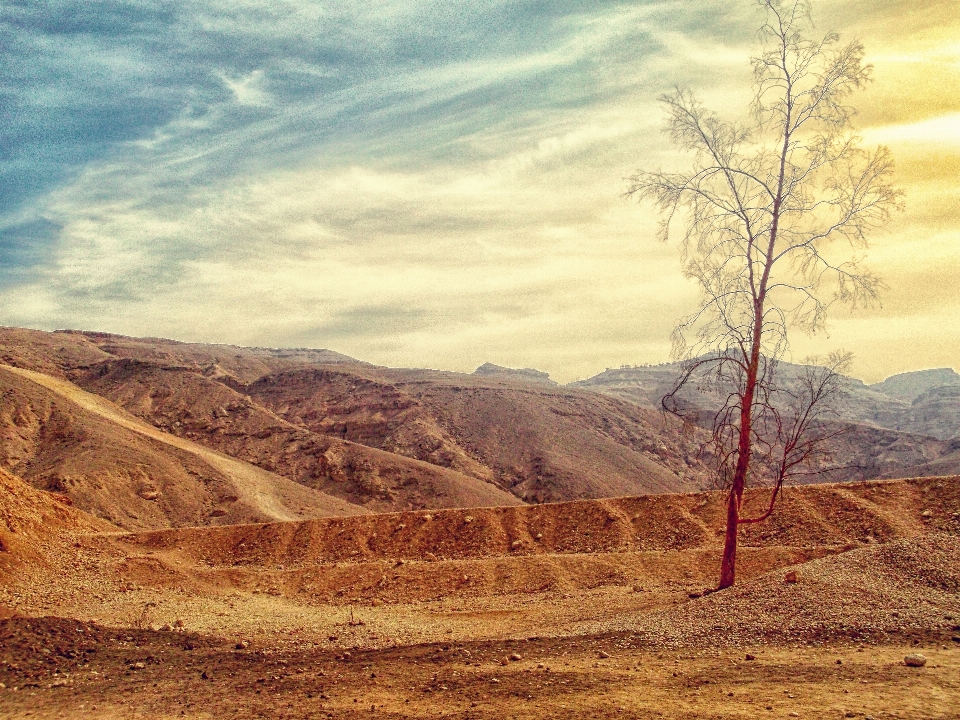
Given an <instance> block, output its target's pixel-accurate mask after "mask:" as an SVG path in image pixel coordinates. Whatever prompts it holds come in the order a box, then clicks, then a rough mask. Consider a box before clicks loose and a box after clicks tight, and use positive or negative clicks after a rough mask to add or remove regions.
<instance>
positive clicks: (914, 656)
mask: <svg viewBox="0 0 960 720" xmlns="http://www.w3.org/2000/svg"><path fill="white" fill-rule="evenodd" d="M903 664H904V665H906V666H907V667H923V666H924V665H926V664H927V658H926V656H924V655H921V654H920V653H911V654H910V655H907V656H906V657H905V658H904V659H903Z"/></svg>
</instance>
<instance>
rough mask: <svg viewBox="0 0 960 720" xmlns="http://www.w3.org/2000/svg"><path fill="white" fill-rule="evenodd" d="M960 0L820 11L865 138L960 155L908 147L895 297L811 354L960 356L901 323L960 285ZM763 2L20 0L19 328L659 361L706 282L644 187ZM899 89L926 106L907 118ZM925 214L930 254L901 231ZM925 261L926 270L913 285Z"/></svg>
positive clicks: (739, 94) (471, 358) (15, 268)
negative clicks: (868, 69) (929, 347)
mask: <svg viewBox="0 0 960 720" xmlns="http://www.w3.org/2000/svg"><path fill="white" fill-rule="evenodd" d="M950 7H951V4H950V3H939V2H916V3H906V2H884V3H880V2H867V3H841V2H832V3H821V4H818V5H816V7H815V11H822V12H819V14H818V15H817V16H816V17H817V18H818V20H821V23H822V24H823V25H824V27H825V28H826V27H829V28H831V29H837V30H840V31H843V32H845V33H850V34H857V35H859V36H861V37H863V38H864V40H865V42H867V44H868V52H872V53H873V55H870V56H868V59H871V58H873V57H875V58H876V59H875V65H876V66H877V76H878V82H877V83H875V86H876V87H874V88H872V89H871V91H869V92H870V93H872V94H871V95H869V96H868V97H867V98H866V100H865V103H864V113H863V120H864V121H865V125H866V126H865V130H864V134H865V139H866V140H868V141H870V140H872V139H877V140H878V141H882V142H887V143H889V144H891V146H892V147H893V149H894V151H895V152H896V151H899V152H900V154H901V155H904V154H905V155H906V157H908V158H913V157H917V158H920V159H921V160H922V158H923V157H927V156H929V155H930V154H933V156H935V157H936V158H937V167H943V168H944V169H943V172H942V174H941V176H940V177H939V179H937V178H936V177H935V178H933V180H931V178H930V176H929V174H926V175H924V174H917V173H916V172H914V175H911V174H910V172H911V167H914V166H911V164H910V162H909V161H908V162H907V163H905V164H904V171H903V172H904V181H905V182H906V183H907V184H908V185H910V186H911V187H912V188H914V187H915V192H914V196H915V197H916V198H917V202H916V203H915V205H914V207H916V208H917V210H916V212H915V214H914V215H909V214H908V215H909V216H908V217H907V219H906V220H901V221H899V222H900V224H899V225H898V226H897V227H895V228H893V232H892V235H891V236H890V237H888V239H887V240H885V241H883V242H880V243H879V244H878V247H877V252H878V261H879V263H880V265H881V266H882V265H883V264H884V263H886V264H888V265H889V266H890V268H891V269H893V271H894V272H893V283H892V286H891V289H892V296H891V297H892V300H891V302H890V303H886V304H885V309H884V310H883V311H878V312H880V314H879V315H877V314H876V313H874V314H873V315H864V316H848V315H843V314H841V315H838V317H837V322H836V324H835V329H834V331H833V332H832V333H831V336H830V338H828V339H818V340H816V341H810V342H807V341H801V342H800V343H799V344H798V352H799V351H800V350H801V349H802V350H805V349H807V348H808V347H809V348H810V349H813V350H821V349H829V348H828V347H827V346H828V345H830V344H831V343H839V344H841V345H843V346H844V347H850V348H851V349H853V350H855V351H856V352H857V355H858V358H860V359H861V365H860V369H861V371H862V372H861V374H863V375H865V376H868V377H872V378H873V379H879V377H881V376H883V375H885V374H889V372H895V371H897V370H901V369H909V368H910V367H916V366H926V365H938V364H947V365H949V364H951V363H950V362H947V360H948V359H949V357H952V356H955V353H956V350H958V349H960V337H955V336H953V335H951V336H950V337H951V339H949V341H948V342H947V343H946V345H945V347H944V349H943V351H942V352H940V354H939V355H938V354H937V353H932V354H929V353H928V354H927V355H921V354H919V353H916V354H915V356H912V357H904V356H902V354H901V355H899V356H896V357H895V353H894V352H893V350H894V348H895V345H891V346H890V347H885V346H882V342H881V341H884V342H885V341H886V336H887V335H888V334H889V328H891V327H897V326H898V325H897V324H898V323H900V325H901V326H902V334H901V336H900V337H901V340H902V339H903V338H909V337H912V335H911V333H913V334H914V335H915V334H916V332H917V331H916V328H917V327H922V328H923V329H924V332H930V331H931V330H930V328H931V327H937V325H936V323H938V322H940V320H939V319H938V318H941V314H942V312H943V308H944V303H945V302H947V300H945V299H944V298H943V297H941V296H940V295H937V294H936V293H933V296H932V297H928V296H929V295H930V291H929V290H928V289H925V290H924V292H925V293H926V295H923V293H921V295H922V297H918V296H917V293H916V292H915V291H914V290H910V288H915V287H916V284H917V282H918V278H928V277H931V275H930V273H933V275H932V277H936V278H940V279H942V278H943V277H944V272H953V270H951V269H950V268H956V267H958V266H960V261H958V258H957V257H956V253H955V252H954V251H953V250H952V249H951V248H952V247H953V242H954V240H955V239H957V238H956V237H955V234H954V231H953V229H952V228H953V227H955V226H954V225H953V224H952V222H950V221H949V219H950V218H951V217H952V216H951V215H950V214H949V213H947V216H946V217H947V220H944V217H943V214H942V212H940V211H931V210H930V207H932V206H933V205H936V206H937V207H942V206H943V202H944V198H945V197H946V198H953V197H954V195H955V187H954V186H953V185H952V184H951V182H952V181H948V178H949V176H950V167H952V165H951V164H950V163H951V162H955V161H956V158H957V152H956V142H955V141H953V144H952V145H951V140H950V138H951V137H952V136H953V133H954V130H955V124H954V123H955V119H956V117H957V115H956V114H957V112H958V111H960V107H958V106H956V105H954V104H951V102H954V101H952V100H949V99H948V100H944V99H942V98H941V97H940V93H941V92H943V90H944V89H945V88H946V89H949V88H951V87H953V86H954V85H957V84H958V81H957V77H958V74H960V70H958V57H960V50H958V46H960V39H958V38H960V35H958V32H957V24H958V21H957V20H956V18H953V17H952V15H955V14H956V13H955V12H952V11H951V10H950ZM760 17H761V16H760V15H759V14H758V12H757V10H756V9H755V7H754V5H753V3H751V2H739V3H727V2H629V3H628V2H608V3H589V4H588V3H571V2H522V1H521V2H501V1H498V0H490V1H488V2H449V1H447V2H417V1H410V0H405V1H404V2H376V3H362V4H361V3H353V2H339V3H326V2H307V1H304V0H296V1H291V2H253V1H249V0H248V1H231V2H210V1H204V0H177V1H157V2H150V1H138V2H121V1H119V0H112V1H109V2H98V1H92V2H84V3H77V2H45V3H39V2H23V1H19V2H18V1H13V2H11V1H9V0H8V1H7V2H5V3H4V4H3V5H2V6H0V43H2V45H3V58H4V60H3V63H2V64H0V82H2V88H3V90H2V94H0V137H2V151H0V187H2V189H3V192H2V193H0V323H3V324H7V325H23V326H29V327H37V328H43V329H53V328H60V327H73V328H83V329H98V330H107V331H113V332H121V333H125V334H133V335H161V336H166V337H173V338H177V339H182V340H192V341H204V342H228V343H236V344H250V345H274V346H289V345H294V346H314V347H329V348H332V349H335V350H338V351H340V352H345V353H348V354H351V355H354V356H356V357H360V358H362V359H365V360H369V361H372V362H377V363H383V364H389V365H407V366H430V367H439V368H446V369H454V370H468V371H469V370H472V369H473V368H474V367H476V366H477V365H479V364H481V363H482V362H484V361H487V360H491V361H494V362H498V363H501V364H506V365H521V366H535V367H538V368H541V369H544V370H547V371H549V372H551V374H553V375H554V376H555V377H557V378H558V379H560V380H572V379H575V378H577V377H586V376H589V375H592V374H593V373H595V372H598V371H600V370H602V369H603V368H604V367H606V366H608V365H619V364H621V363H640V362H657V361H661V360H665V359H667V356H668V352H669V332H670V328H671V326H672V323H673V321H674V320H675V319H676V317H678V316H679V315H681V314H683V313H684V312H685V311H686V310H688V309H689V307H690V304H691V303H692V302H693V300H694V298H695V293H694V289H693V288H692V287H691V286H689V285H688V284H687V283H686V282H685V281H684V280H683V279H682V277H681V276H680V272H679V261H678V259H677V256H676V249H675V248H674V247H670V246H663V245H659V244H657V243H656V242H655V241H654V240H653V238H652V229H653V227H654V224H655V218H654V217H653V216H652V214H651V211H650V210H649V208H643V207H638V206H636V205H632V204H630V203H628V202H625V201H624V200H623V199H622V198H621V196H620V195H621V193H622V191H623V189H624V183H623V178H624V177H625V176H627V175H629V174H630V173H631V172H633V171H634V170H635V169H636V168H637V167H638V166H641V165H643V166H650V165H651V164H654V165H655V164H662V163H667V164H669V163H672V162H676V161H677V157H676V153H675V152H674V151H673V150H672V149H671V148H670V146H669V143H668V142H667V141H666V139H665V137H664V136H663V134H662V133H661V132H660V127H661V125H662V114H661V112H660V110H659V108H658V107H657V104H656V98H657V96H658V95H659V94H661V93H662V92H665V91H667V90H669V89H670V88H671V87H672V86H673V85H675V84H683V85H687V86H691V87H693V88H694V89H695V90H697V91H698V92H699V93H700V94H701V95H702V96H703V97H704V98H705V101H706V102H708V103H711V104H714V105H718V106H719V107H720V108H721V110H722V111H729V112H733V111H734V110H736V109H737V108H738V107H740V106H742V105H743V103H744V101H745V100H746V99H747V98H748V92H749V79H750V67H749V56H750V53H751V51H752V50H753V49H754V48H753V43H754V39H755V36H754V32H755V28H756V27H757V25H758V24H759V20H760ZM945 18H946V19H947V20H948V21H946V22H945ZM895 23H896V27H895V25H894V24H895ZM951 23H952V24H951ZM918 68H920V71H918ZM884 72H885V73H886V75H885V78H884V76H883V73H884ZM918 72H920V74H919V76H920V77H925V78H926V79H927V81H928V82H929V83H930V87H929V88H927V89H926V90H924V89H923V88H922V87H920V88H919V89H918V84H917V82H916V81H915V77H916V76H918V75H917V74H918ZM911 73H913V74H912V75H911ZM930 73H933V74H934V76H933V80H931V79H930ZM936 73H941V74H942V77H939V78H938V77H937V76H936ZM911 78H914V79H913V80H911ZM898 82H899V83H900V86H898V85H897V83H898ZM898 87H899V88H900V89H899V90H898ZM903 87H908V88H910V92H911V93H913V94H914V96H916V98H915V100H916V101H915V102H913V103H907V105H908V107H902V108H899V109H896V110H890V104H891V103H890V98H891V97H895V96H896V94H897V93H898V92H900V93H902V92H903V89H902V88H903ZM885 93H886V95H885ZM934 95H936V96H937V97H936V98H934V97H933V96H934ZM956 95H957V93H954V94H953V97H954V98H955V97H956ZM918 107H919V108H921V109H920V110H917V108H918ZM923 123H927V125H923ZM931 123H932V125H931ZM937 123H939V125H937ZM918 128H919V129H918ZM924 128H926V129H924ZM950 158H953V160H952V161H951V160H950ZM921 160H918V161H917V162H918V163H921ZM923 162H926V161H923ZM920 166H923V167H929V162H926V164H923V165H917V167H920ZM914 170H915V168H914ZM931 183H932V184H931ZM951 188H952V189H951ZM951 193H952V194H951ZM925 202H926V203H928V204H929V206H928V205H925V204H924V203H925ZM949 202H953V201H952V200H950V201H949ZM948 204H949V203H948ZM925 208H926V209H925ZM918 227H923V228H925V229H924V230H923V232H924V233H925V235H924V237H925V238H926V240H927V242H925V243H924V245H923V251H922V252H920V253H919V255H918V252H917V247H916V246H911V248H909V249H908V248H907V246H906V245H904V243H903V241H902V240H903V238H913V237H915V236H916V232H917V228H918ZM884 242H885V243H886V244H885V245H884V244H883V243H884ZM905 252H909V254H910V257H921V260H922V258H927V260H922V261H918V262H919V264H917V266H916V268H915V270H916V272H913V274H910V273H907V275H908V277H907V276H904V277H903V278H900V277H899V276H898V275H897V272H900V273H901V275H902V274H903V263H902V262H901V261H898V260H897V258H901V260H902V257H903V253H905ZM945 263H946V265H945ZM881 269H882V268H881ZM911 272H912V271H911ZM924 273H926V274H924ZM898 283H899V284H898ZM926 287H927V286H926V285H924V288H926ZM954 294H955V293H954ZM891 303H892V304H891ZM898 309H899V310H900V312H898ZM918 318H920V319H918ZM918 323H919V324H918ZM924 323H928V324H926V325H925V324H924ZM884 328H886V330H884ZM911 328H912V329H911ZM951 332H952V331H951ZM878 342H880V343H881V345H879V346H878V344H877V343H878ZM805 343H806V344H805ZM901 344H902V342H901ZM951 353H952V355H951ZM898 363H899V364H898Z"/></svg>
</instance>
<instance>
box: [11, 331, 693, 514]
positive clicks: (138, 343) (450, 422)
mask: <svg viewBox="0 0 960 720" xmlns="http://www.w3.org/2000/svg"><path fill="white" fill-rule="evenodd" d="M0 355H2V356H4V357H7V358H8V361H9V362H12V363H14V364H17V365H20V366H22V367H27V368H31V369H39V370H42V371H44V372H47V373H48V374H51V373H54V374H56V373H59V374H60V375H61V376H63V377H69V379H70V380H72V381H73V382H74V383H76V384H78V385H79V386H81V387H83V388H84V389H86V390H88V391H90V392H93V393H97V394H100V395H102V396H103V397H105V398H108V399H109V400H111V401H113V402H115V403H117V404H118V405H120V406H122V407H123V408H125V409H126V410H127V411H128V412H130V413H132V414H134V415H137V416H138V417H140V418H142V419H144V420H146V421H147V422H149V423H151V424H153V425H155V426H156V427H158V428H160V429H163V430H165V431H168V432H170V433H172V434H175V435H178V436H182V437H186V438H189V439H191V440H194V441H196V442H198V443H202V444H205V445H207V446H208V447H211V448H214V449H216V450H218V451H221V452H224V453H227V454H230V455H232V456H235V457H238V458H241V459H243V460H246V461H248V462H251V463H253V464H256V465H257V466H259V467H261V468H264V469H266V470H269V471H272V472H276V473H278V474H281V475H283V476H285V477H287V478H289V479H292V480H295V481H296V482H299V483H302V484H305V485H307V486H309V487H314V488H319V489H322V490H324V491H325V492H329V493H331V494H334V495H337V496H338V497H342V498H344V499H346V500H349V501H351V502H355V503H360V504H363V505H364V506H366V507H369V508H371V509H375V510H390V509H394V510H400V509H407V508H418V507H447V506H457V505H459V506H471V505H490V504H516V503H517V502H518V501H521V502H522V501H526V502H543V501H556V500H565V499H573V498H587V497H606V496H612V495H633V494H642V493H649V492H664V491H675V490H692V489H696V488H699V487H703V486H704V484H705V483H706V482H707V480H708V477H709V471H708V469H707V468H705V467H704V466H703V465H702V464H701V463H700V462H699V460H698V459H697V458H696V442H695V439H694V438H691V437H688V436H684V435H683V434H681V432H680V428H679V424H678V423H676V422H671V421H670V420H664V418H663V417H662V416H661V415H660V414H659V413H651V412H649V411H647V410H643V409H638V408H636V407H635V406H633V405H630V404H628V403H622V402H617V401H616V400H612V399H609V398H604V397H602V396H597V395H596V394H594V393H588V392H583V391H580V390H572V391H571V390H568V389H563V388H555V387H551V386H549V385H544V384H542V383H533V382H526V381H525V380H523V378H521V379H520V380H516V379H514V378H513V377H512V376H507V377H506V378H502V377H500V376H499V375H498V376H494V377H485V376H482V375H480V376H476V375H474V376H471V375H462V374H457V373H440V372H432V371H419V370H388V369H385V368H376V367H373V366H371V365H367V364H364V363H359V362H356V361H351V360H350V359H349V358H344V357H343V356H334V355H330V354H328V351H306V350H301V351H267V350H263V349H256V348H253V349H251V348H234V347H227V346H205V345H193V344H185V343H176V342H173V341H165V340H153V339H137V338H123V337H118V336H113V335H105V334H102V333H77V332H69V333H67V332H63V333H41V332H38V331H25V330H17V329H0ZM330 360H335V362H333V363H331V362H330Z"/></svg>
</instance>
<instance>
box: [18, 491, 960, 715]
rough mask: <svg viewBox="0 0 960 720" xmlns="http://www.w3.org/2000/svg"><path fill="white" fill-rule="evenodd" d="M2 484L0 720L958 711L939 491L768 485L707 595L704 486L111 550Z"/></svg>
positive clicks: (955, 516)
mask: <svg viewBox="0 0 960 720" xmlns="http://www.w3.org/2000/svg"><path fill="white" fill-rule="evenodd" d="M0 480H2V481H3V483H2V487H0V491H2V492H0V525H2V526H3V527H0V530H3V532H2V533H0V542H2V546H3V550H2V551H0V618H6V619H2V620H0V685H2V686H0V717H4V718H7V717H10V718H20V717H30V718H57V717H66V718H74V717H76V718H139V717H143V718H148V717H149V718H181V717H189V718H212V717H217V718H234V717H236V718H249V717H267V718H327V717H330V718H355V717H364V718H368V717H369V718H373V717H396V718H402V717H409V718H420V717H456V718H513V717H515V718H554V717H557V718H581V717H584V718H586V717H611V718H612V717H617V718H620V717H625V718H629V717H635V718H654V717H663V718H755V717H760V718H767V717H771V718H776V717H782V718H791V717H804V718H843V717H860V718H864V719H865V718H867V717H868V716H870V717H873V718H876V719H879V718H893V717H901V718H956V717H958V716H960V715H958V709H957V708H958V700H960V480H958V479H957V478H935V479H921V480H909V481H891V482H882V483H864V484H850V485H843V486H839V485H838V486H821V487H816V488H796V489H791V490H790V492H789V493H788V494H787V495H786V496H785V498H784V503H783V505H782V507H781V511H780V513H779V514H778V515H777V516H776V517H775V519H774V521H773V522H772V523H771V524H770V525H768V526H766V527H765V528H764V529H763V530H762V531H761V532H759V533H757V532H753V533H752V534H748V535H746V536H745V537H744V546H743V548H742V553H741V557H740V582H739V583H738V585H737V586H736V587H735V588H732V589H730V590H726V591H723V592H716V593H708V594H706V595H701V594H702V592H703V590H704V589H705V588H708V587H710V586H711V585H712V583H713V582H714V580H715V575H716V570H717V567H716V566H717V561H718V556H719V552H718V543H719V536H718V535H717V533H716V529H717V527H716V526H717V523H718V518H719V517H720V516H721V515H722V501H721V499H720V498H719V497H718V496H715V495H713V494H709V493H700V494H694V495H670V496H657V497H645V498H623V499H615V500H604V501H582V502H576V503H565V504H557V505H545V506H536V507H521V508H486V509H473V510H462V509H455V510H443V511H430V512H416V513H395V514H389V515H364V516H355V517H352V518H327V519H319V520H310V521H305V522H298V523H274V524H267V525H244V526H226V527H209V528H193V529H168V530H162V531H151V532H139V533H119V532H116V531H114V530H112V529H110V528H109V526H107V525H105V524H104V523H103V522H102V521H98V520H95V519H93V518H90V517H89V516H86V515H84V514H83V513H80V512H79V511H77V510H76V509H74V508H70V507H67V506H65V505H63V504H62V503H60V502H58V501H56V500H55V499H53V498H52V496H51V495H50V494H49V493H42V492H40V491H37V490H34V489H32V488H29V486H26V485H25V483H23V482H22V481H19V480H17V479H16V478H14V477H13V476H10V475H3V474H0ZM4 527H5V528H6V529H5V530H4ZM788 570H794V571H796V572H797V574H798V582H796V583H790V582H786V581H785V573H786V572H787V571H788ZM917 651H919V652H922V653H923V654H924V655H926V656H927V658H928V661H927V664H926V665H925V666H924V667H921V668H910V667H906V666H905V665H904V663H903V658H904V656H905V655H906V654H907V653H909V652H917ZM511 656H514V659H512V660H511ZM748 656H750V658H752V659H748ZM838 661H839V662H838Z"/></svg>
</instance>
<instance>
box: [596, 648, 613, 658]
mask: <svg viewBox="0 0 960 720" xmlns="http://www.w3.org/2000/svg"><path fill="white" fill-rule="evenodd" d="M597 657H599V658H601V659H602V660H606V659H607V658H608V657H610V653H608V652H607V651H606V650H601V651H600V652H598V653H597Z"/></svg>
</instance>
